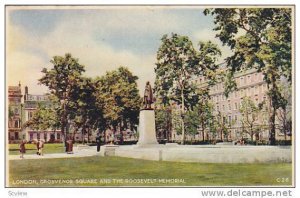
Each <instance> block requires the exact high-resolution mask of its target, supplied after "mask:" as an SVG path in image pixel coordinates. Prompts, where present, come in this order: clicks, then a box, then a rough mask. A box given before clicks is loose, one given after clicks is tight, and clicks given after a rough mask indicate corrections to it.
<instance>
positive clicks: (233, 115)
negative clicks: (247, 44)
mask: <svg viewBox="0 0 300 198" xmlns="http://www.w3.org/2000/svg"><path fill="white" fill-rule="evenodd" d="M234 79H235V82H236V84H237V90H236V91H234V92H231V93H230V94H229V96H228V97H226V96H225V94H224V91H225V90H224V82H219V83H217V84H215V85H214V86H211V87H209V89H210V92H209V94H210V100H211V102H212V103H213V106H214V115H216V116H217V115H218V116H219V117H220V118H221V119H220V120H219V122H222V123H226V127H227V130H228V131H227V133H217V134H216V138H217V139H223V140H224V139H227V140H239V139H241V138H250V135H249V134H248V133H245V125H243V122H242V119H243V117H244V115H243V114H242V113H241V112H240V107H241V104H242V101H243V98H244V97H248V98H249V99H251V100H252V101H253V102H254V104H255V105H256V106H258V105H259V104H261V103H262V102H264V104H265V105H268V104H269V98H268V96H267V91H268V88H267V84H266V83H265V81H264V79H263V74H262V73H260V72H257V71H256V70H255V69H251V70H246V71H242V72H239V73H236V74H235V75H234ZM194 81H195V83H197V84H199V87H200V88H201V87H205V86H208V85H207V83H206V79H205V78H204V77H199V78H197V79H195V80H194ZM258 116H259V117H258V119H257V120H256V121H255V125H256V127H257V128H259V133H257V134H256V135H255V136H254V140H268V139H269V120H268V112H267V110H266V109H265V110H261V113H260V115H258ZM276 125H277V129H276V139H283V138H284V134H283V133H282V132H281V131H280V130H279V129H278V128H279V127H278V122H277V124H276ZM246 127H247V126H246ZM211 136H212V134H211V133H210V132H209V129H207V131H205V134H204V137H205V138H206V139H212V137H211ZM221 136H222V137H221ZM202 137H203V134H202V132H201V130H199V134H197V135H196V136H195V139H198V140H202ZM189 138H190V137H189V136H187V139H189ZM288 138H289V139H290V138H291V137H290V136H289V137H288ZM172 139H173V140H175V141H178V140H180V139H181V135H177V134H176V132H175V131H173V132H172Z"/></svg>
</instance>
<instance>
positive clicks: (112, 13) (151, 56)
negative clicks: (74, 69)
mask: <svg viewBox="0 0 300 198" xmlns="http://www.w3.org/2000/svg"><path fill="white" fill-rule="evenodd" d="M213 28H214V23H213V18H212V17H211V16H205V15H204V14H203V8H201V7H196V6H193V7H183V6H131V7H128V6H99V7H95V6H94V7H74V6H73V7H63V6H60V7H46V6H43V7H38V6H35V7H29V6H26V7H21V6H19V7H16V6H7V7H6V81H7V85H8V86H13V85H18V83H19V81H20V82H21V85H22V91H23V92H24V86H25V85H27V86H28V87H29V93H30V94H44V93H47V92H48V89H47V87H45V86H43V85H39V84H38V79H39V78H41V77H42V73H41V70H42V69H43V68H44V67H46V68H48V69H50V68H51V67H52V65H51V63H50V60H51V59H52V57H53V56H57V55H58V56H64V54H65V53H71V54H72V56H73V57H75V58H78V59H79V63H80V64H83V65H84V66H85V69H86V72H85V74H84V75H85V76H88V77H96V76H101V75H104V74H105V73H106V72H107V71H111V70H114V69H117V68H118V67H119V66H126V67H128V68H129V70H130V71H131V72H132V73H133V74H134V75H136V76H138V78H139V80H138V88H139V90H140V93H142V91H143V89H144V86H145V83H146V82H147V81H150V83H151V84H152V85H153V84H154V80H155V73H154V68H155V62H156V52H157V50H158V48H159V46H160V44H161V40H160V39H161V38H162V36H163V35H164V34H168V35H170V34H171V33H177V34H180V35H185V36H188V37H189V38H190V39H191V40H192V41H193V44H194V46H195V48H197V44H198V42H199V41H208V40H211V41H212V42H214V43H216V44H218V45H219V47H220V49H221V51H222V54H223V55H222V57H221V58H220V59H219V62H222V60H223V59H224V58H225V57H227V56H228V55H229V54H230V53H231V52H230V50H229V48H227V47H226V46H222V44H221V42H220V41H219V40H218V39H217V38H215V34H216V32H215V31H213Z"/></svg>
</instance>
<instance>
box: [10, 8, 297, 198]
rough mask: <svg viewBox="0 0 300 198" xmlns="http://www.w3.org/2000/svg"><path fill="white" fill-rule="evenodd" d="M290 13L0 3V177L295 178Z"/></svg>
mask: <svg viewBox="0 0 300 198" xmlns="http://www.w3.org/2000/svg"><path fill="white" fill-rule="evenodd" d="M294 12H295V7H294V6H290V5H286V6H285V5H280V6H278V5H276V6H275V5H274V6H273V5H264V6H239V5H236V6H225V5H224V6H217V7H216V6H209V5H206V6H200V5H199V6H197V5H193V6H191V5H186V6H184V5H168V6H163V5H156V6H155V5H122V6H121V5H110V6H104V5H102V6H100V5H99V6H96V5H94V6H88V5H86V6H84V5H80V6H79V5H78V6H77V5H69V6H67V5H58V6H50V5H48V6H47V5H44V6H42V5H32V6H29V5H28V6H21V5H6V6H5V42H6V45H5V58H6V62H5V63H6V64H5V69H6V90H5V94H6V128H5V137H6V139H5V145H6V183H5V186H6V187H22V188H28V187H35V188H39V187H266V186H268V187H294V186H295V178H294V163H295V160H294V148H295V147H294V146H295V140H294V134H295V130H294V124H295V123H294V103H295V101H294V97H295V96H294V68H295V60H294V58H295V55H294V50H295V49H294V41H295V30H294V26H295V25H294V22H295V18H294V16H295V13H294ZM207 193H210V192H207ZM231 193H238V192H231ZM247 193H250V194H247V196H248V195H249V196H251V195H252V194H251V191H249V192H247ZM262 193H264V192H262ZM280 193H288V190H287V191H286V192H282V191H280ZM208 195H209V196H210V194H207V195H206V196H208ZM203 196H205V195H203ZM211 196H212V195H211ZM225 196H229V195H228V194H226V195H225ZM232 196H239V195H236V194H233V195H232ZM240 196H245V195H244V194H243V195H240ZM276 196H277V194H276ZM280 196H281V195H280ZM282 196H285V195H282ZM261 197H263V196H261Z"/></svg>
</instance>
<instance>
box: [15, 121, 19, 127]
mask: <svg viewBox="0 0 300 198" xmlns="http://www.w3.org/2000/svg"><path fill="white" fill-rule="evenodd" d="M15 128H19V121H18V120H15Z"/></svg>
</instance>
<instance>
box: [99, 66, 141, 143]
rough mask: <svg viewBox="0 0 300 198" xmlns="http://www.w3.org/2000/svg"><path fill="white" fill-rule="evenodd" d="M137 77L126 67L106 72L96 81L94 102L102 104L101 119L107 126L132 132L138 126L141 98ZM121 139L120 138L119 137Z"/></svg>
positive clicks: (115, 129) (114, 129)
mask: <svg viewBox="0 0 300 198" xmlns="http://www.w3.org/2000/svg"><path fill="white" fill-rule="evenodd" d="M137 79H138V77H137V76H134V75H133V74H132V73H131V72H130V71H129V70H128V69H127V68H126V67H119V68H118V69H117V70H114V71H111V72H107V73H106V75H105V76H102V77H98V78H97V79H96V81H97V83H96V85H97V89H96V102H97V103H98V104H103V105H104V106H103V117H104V119H105V120H106V122H107V126H111V127H113V131H114V133H115V132H116V131H117V128H119V129H120V135H121V136H122V130H124V129H128V128H130V129H131V130H133V127H135V126H136V125H137V124H138V115H139V110H140V105H141V97H140V96H139V90H138V88H137V82H136V81H137ZM121 138H122V137H121Z"/></svg>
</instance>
